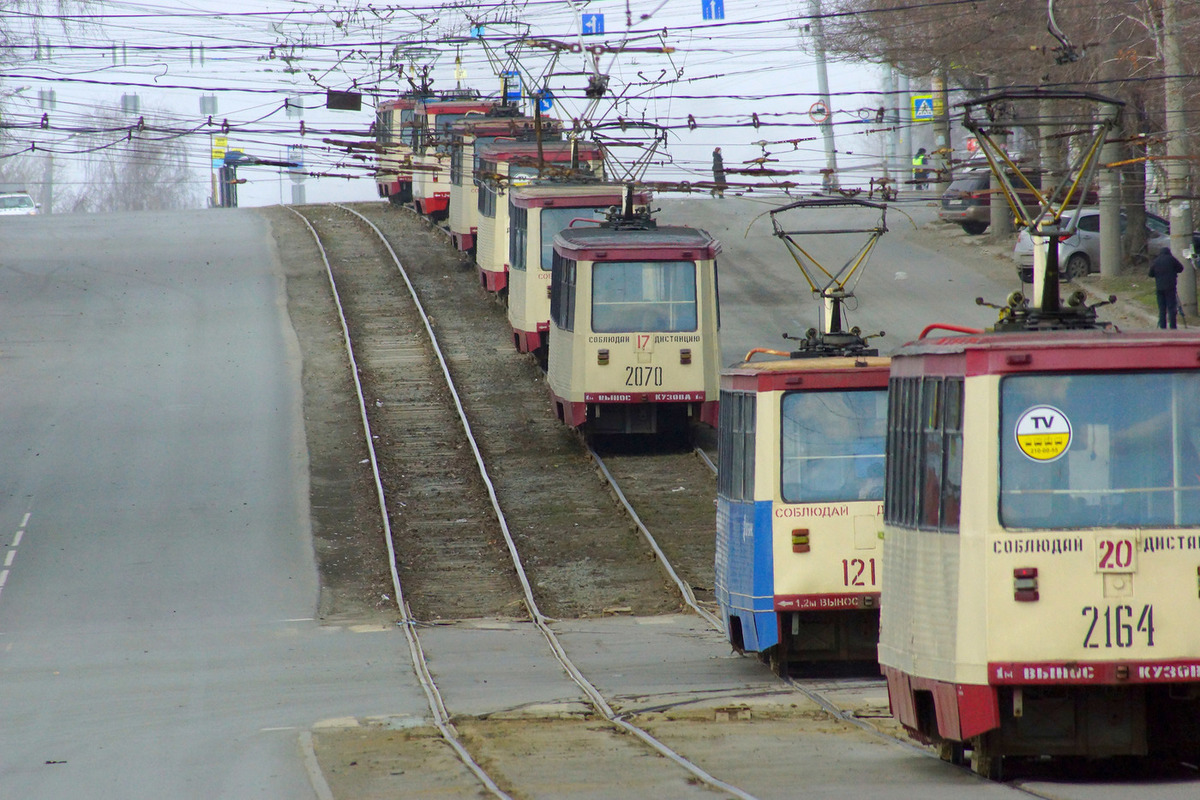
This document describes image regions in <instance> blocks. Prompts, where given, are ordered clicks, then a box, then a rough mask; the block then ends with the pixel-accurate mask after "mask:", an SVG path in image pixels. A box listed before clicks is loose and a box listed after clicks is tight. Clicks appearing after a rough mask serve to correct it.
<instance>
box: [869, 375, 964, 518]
mask: <svg viewBox="0 0 1200 800" xmlns="http://www.w3.org/2000/svg"><path fill="white" fill-rule="evenodd" d="M888 402H889V405H890V411H889V415H888V459H887V491H886V493H885V494H886V497H885V502H884V516H885V518H886V519H887V521H888V522H890V523H892V524H895V525H900V526H903V527H909V528H924V529H927V530H942V531H948V532H955V531H957V530H958V522H959V508H960V505H961V497H962V424H963V383H962V380H961V379H942V378H925V379H924V380H921V379H917V378H902V379H897V380H893V381H891V385H890V392H889V399H888Z"/></svg>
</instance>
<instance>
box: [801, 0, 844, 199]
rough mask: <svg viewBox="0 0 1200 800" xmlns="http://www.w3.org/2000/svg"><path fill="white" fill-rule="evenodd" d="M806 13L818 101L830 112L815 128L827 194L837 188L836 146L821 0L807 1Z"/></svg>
mask: <svg viewBox="0 0 1200 800" xmlns="http://www.w3.org/2000/svg"><path fill="white" fill-rule="evenodd" d="M808 13H809V17H810V19H809V31H810V32H811V34H812V43H813V55H814V56H815V57H816V60H817V94H818V95H819V97H818V99H819V101H820V102H822V103H824V104H825V109H826V110H827V111H828V112H830V113H827V114H826V115H825V118H824V119H822V120H821V121H820V122H819V123H817V127H819V128H820V130H821V138H822V139H823V140H824V142H825V169H824V170H822V171H821V188H822V189H823V190H824V191H827V192H828V191H834V190H836V189H837V188H838V177H837V146H836V142H835V141H834V138H833V114H832V111H833V106H831V105H830V104H829V72H828V70H827V69H826V67H825V23H824V22H823V15H822V11H821V0H808Z"/></svg>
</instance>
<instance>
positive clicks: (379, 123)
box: [375, 96, 417, 205]
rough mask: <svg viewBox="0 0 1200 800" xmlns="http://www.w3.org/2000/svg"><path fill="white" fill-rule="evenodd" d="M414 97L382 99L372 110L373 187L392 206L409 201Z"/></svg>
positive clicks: (410, 198) (415, 101) (410, 192)
mask: <svg viewBox="0 0 1200 800" xmlns="http://www.w3.org/2000/svg"><path fill="white" fill-rule="evenodd" d="M416 106H417V98H416V96H408V97H398V98H396V99H393V100H384V101H383V102H381V103H380V104H379V107H378V108H377V109H376V111H375V143H376V145H377V146H378V157H379V160H378V164H377V166H376V168H375V188H376V190H377V191H378V192H379V196H380V197H381V198H384V199H385V200H388V201H389V202H391V203H393V204H395V205H401V204H404V203H411V202H412V170H411V167H412V154H413V150H412V140H413V120H414V109H416Z"/></svg>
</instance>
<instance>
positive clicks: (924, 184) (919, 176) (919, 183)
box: [912, 147, 929, 189]
mask: <svg viewBox="0 0 1200 800" xmlns="http://www.w3.org/2000/svg"><path fill="white" fill-rule="evenodd" d="M928 160H929V154H928V153H926V152H925V148H924V147H922V148H921V149H920V150H918V151H917V154H916V155H915V156H913V160H912V171H913V188H915V189H927V188H928V187H929V183H928V181H929V170H927V169H925V163H926V162H927V161H928Z"/></svg>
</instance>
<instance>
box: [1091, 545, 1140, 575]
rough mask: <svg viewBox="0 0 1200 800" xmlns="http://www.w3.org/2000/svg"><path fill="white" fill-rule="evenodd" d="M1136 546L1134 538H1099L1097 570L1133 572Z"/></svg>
mask: <svg viewBox="0 0 1200 800" xmlns="http://www.w3.org/2000/svg"><path fill="white" fill-rule="evenodd" d="M1135 553H1136V548H1135V547H1134V542H1133V539H1125V538H1121V539H1097V540H1096V571H1097V572H1133V571H1135V570H1136V569H1137V567H1136V566H1135V565H1134V559H1135Z"/></svg>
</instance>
